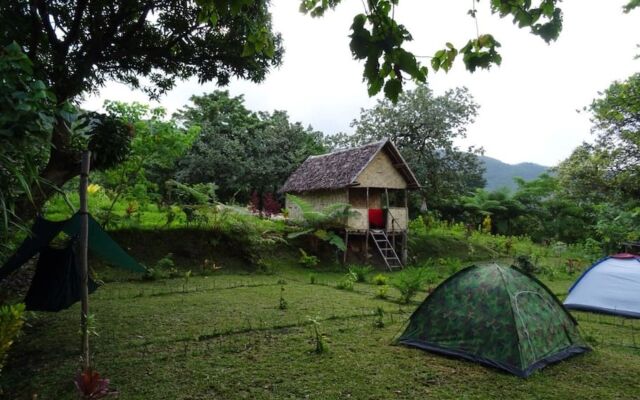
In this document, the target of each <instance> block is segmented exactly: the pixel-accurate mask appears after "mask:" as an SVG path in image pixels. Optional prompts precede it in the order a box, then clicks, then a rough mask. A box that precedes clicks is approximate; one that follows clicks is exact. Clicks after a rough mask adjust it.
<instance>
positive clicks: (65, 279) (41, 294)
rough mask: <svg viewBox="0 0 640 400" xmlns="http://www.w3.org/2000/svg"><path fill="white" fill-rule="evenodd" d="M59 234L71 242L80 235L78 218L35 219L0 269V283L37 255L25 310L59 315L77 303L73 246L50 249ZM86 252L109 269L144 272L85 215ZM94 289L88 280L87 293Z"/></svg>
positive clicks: (76, 276)
mask: <svg viewBox="0 0 640 400" xmlns="http://www.w3.org/2000/svg"><path fill="white" fill-rule="evenodd" d="M60 232H64V233H65V234H67V235H69V236H70V237H72V238H76V237H78V236H79V234H80V214H78V213H76V214H74V215H73V217H71V218H70V219H68V220H65V221H58V222H54V221H47V220H46V219H44V218H40V217H38V218H37V219H36V222H35V223H34V224H33V227H32V228H31V235H30V236H29V237H27V238H26V239H25V240H24V242H22V244H21V245H20V247H19V248H18V250H16V252H15V253H14V254H13V255H12V256H11V258H9V259H8V260H7V262H6V263H5V264H4V265H3V266H2V268H0V281H2V280H4V279H5V278H6V277H7V276H9V274H11V273H12V272H13V271H15V270H17V269H18V268H20V267H21V266H22V265H24V264H25V263H26V262H27V261H29V260H30V259H31V258H32V257H33V256H35V255H36V254H38V253H40V257H39V258H38V264H37V265H36V273H35V275H34V277H33V280H32V282H31V287H30V288H29V292H28V293H27V297H26V298H25V303H26V306H27V309H28V310H34V311H35V310H37V311H59V310H62V309H64V308H67V307H69V306H70V305H71V304H73V303H75V302H76V301H78V300H80V273H79V271H78V269H77V266H76V257H75V253H74V251H73V245H72V244H69V246H67V247H66V248H64V249H54V248H51V247H50V246H49V243H50V242H51V241H52V240H53V239H54V238H55V237H56V236H58V234H60ZM89 250H91V252H92V253H93V254H94V255H96V256H98V257H100V258H101V259H103V260H104V261H105V262H107V263H108V264H110V265H113V266H115V267H120V268H123V269H126V270H129V271H132V272H140V273H143V272H145V271H146V270H145V269H144V267H142V266H141V265H140V264H138V263H137V262H136V260H134V259H133V258H132V257H131V256H130V255H129V254H127V253H126V252H125V251H124V250H123V249H122V248H121V247H120V246H119V245H118V244H117V243H116V242H114V241H113V239H111V237H110V236H109V235H108V234H107V233H106V232H105V231H104V230H103V229H102V228H101V227H100V224H98V222H96V220H95V219H93V217H92V216H91V215H89ZM97 287H98V285H97V284H96V283H95V282H93V281H92V280H89V291H90V292H93V291H95V290H96V288H97Z"/></svg>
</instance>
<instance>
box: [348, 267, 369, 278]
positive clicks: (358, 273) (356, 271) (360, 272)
mask: <svg viewBox="0 0 640 400" xmlns="http://www.w3.org/2000/svg"><path fill="white" fill-rule="evenodd" d="M372 270H373V268H371V267H370V266H368V265H365V266H362V265H351V266H349V272H350V273H351V274H352V275H353V276H354V277H355V280H356V282H366V281H367V274H368V273H369V272H371V271H372Z"/></svg>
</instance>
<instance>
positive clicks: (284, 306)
mask: <svg viewBox="0 0 640 400" xmlns="http://www.w3.org/2000/svg"><path fill="white" fill-rule="evenodd" d="M288 307H289V304H288V303H287V300H285V298H284V286H280V304H279V305H278V308H279V309H281V310H286V309H287V308H288Z"/></svg>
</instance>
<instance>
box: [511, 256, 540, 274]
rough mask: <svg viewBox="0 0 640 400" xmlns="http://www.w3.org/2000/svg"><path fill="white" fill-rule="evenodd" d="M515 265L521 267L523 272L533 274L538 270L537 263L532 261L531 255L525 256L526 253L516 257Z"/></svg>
mask: <svg viewBox="0 0 640 400" xmlns="http://www.w3.org/2000/svg"><path fill="white" fill-rule="evenodd" d="M514 266H515V267H517V268H519V269H521V270H522V271H523V272H525V273H527V274H529V275H533V274H534V273H535V272H536V270H537V268H536V266H535V264H534V263H533V262H531V259H530V258H529V256H525V255H520V256H518V257H516V259H515V264H514Z"/></svg>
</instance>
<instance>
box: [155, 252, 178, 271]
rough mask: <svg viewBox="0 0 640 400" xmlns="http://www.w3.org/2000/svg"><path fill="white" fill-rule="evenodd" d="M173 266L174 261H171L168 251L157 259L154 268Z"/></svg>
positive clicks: (167, 268) (171, 256)
mask: <svg viewBox="0 0 640 400" xmlns="http://www.w3.org/2000/svg"><path fill="white" fill-rule="evenodd" d="M173 267H175V263H174V262H173V254H172V253H168V254H167V255H166V256H164V257H162V258H161V259H159V260H158V262H157V263H156V266H155V268H156V269H164V270H170V269H171V268H173Z"/></svg>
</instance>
